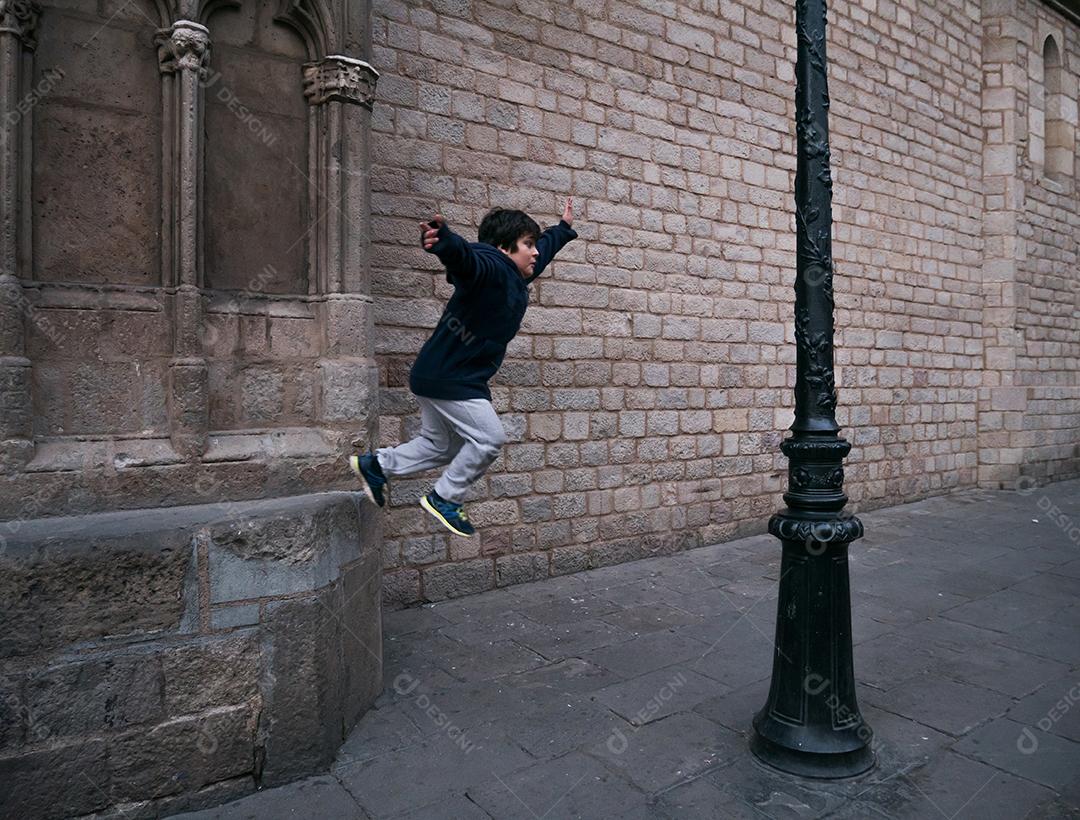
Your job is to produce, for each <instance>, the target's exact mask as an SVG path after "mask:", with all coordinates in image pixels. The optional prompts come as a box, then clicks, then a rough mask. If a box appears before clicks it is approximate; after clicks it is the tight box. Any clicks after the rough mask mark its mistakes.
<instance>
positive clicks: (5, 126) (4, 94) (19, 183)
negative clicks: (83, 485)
mask: <svg viewBox="0 0 1080 820" xmlns="http://www.w3.org/2000/svg"><path fill="white" fill-rule="evenodd" d="M40 12H41V9H40V7H39V6H38V4H37V3H36V2H34V0H0V474H2V473H6V472H11V471H14V470H18V469H21V468H22V467H23V466H24V465H25V464H26V463H27V462H28V461H29V460H30V459H31V458H33V455H34V431H33V426H32V421H31V407H32V403H31V372H30V360H29V359H28V358H27V357H26V323H27V320H28V318H30V317H31V308H30V305H29V303H28V302H27V301H26V297H25V295H24V294H23V290H22V286H21V284H20V283H19V277H20V275H23V276H25V275H28V274H27V273H26V272H25V271H20V270H19V263H20V258H19V248H20V246H22V245H23V244H24V243H25V239H26V238H25V237H23V236H21V230H20V225H21V224H25V221H24V219H23V217H24V214H23V213H22V208H21V205H22V203H24V202H26V201H27V197H26V191H27V185H28V184H29V180H28V176H27V172H26V171H27V168H28V165H29V156H28V155H26V148H27V146H28V145H29V134H30V118H29V114H30V109H31V108H32V107H33V104H34V102H36V99H35V97H34V95H33V94H32V93H30V89H29V77H30V71H31V68H32V63H31V56H30V55H31V52H32V51H33V49H34V46H35V45H36V43H35V42H34V29H35V27H36V25H37V20H38V16H39V14H40Z"/></svg>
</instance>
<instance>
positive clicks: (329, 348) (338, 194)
mask: <svg viewBox="0 0 1080 820" xmlns="http://www.w3.org/2000/svg"><path fill="white" fill-rule="evenodd" d="M378 77H379V75H378V72H376V71H375V69H373V68H372V67H371V66H370V65H368V64H367V63H365V62H364V61H362V60H356V59H353V58H351V57H343V56H340V55H331V56H329V57H325V58H324V59H322V60H319V61H317V62H313V63H307V64H305V66H304V95H305V96H306V97H307V99H308V103H309V105H310V117H309V128H310V132H309V134H310V140H311V151H310V156H311V168H310V172H311V174H310V176H311V180H312V181H313V184H312V186H311V211H310V212H311V220H312V224H313V226H314V227H313V229H312V243H311V247H312V251H311V256H310V267H309V275H308V280H309V282H310V283H311V284H310V290H311V293H312V294H315V295H319V296H321V297H322V300H321V303H320V311H321V316H320V324H321V327H322V328H323V347H322V356H321V357H320V360H319V363H318V367H319V374H320V375H319V383H320V391H319V393H320V400H319V402H318V406H317V414H318V419H317V420H318V422H319V423H321V424H323V425H325V426H326V427H328V428H331V429H334V428H337V429H341V430H343V431H344V429H345V428H350V429H352V430H353V431H354V432H355V431H356V430H357V428H359V429H360V430H361V431H362V435H363V436H365V437H366V435H367V434H368V433H370V432H371V431H372V430H373V424H372V423H371V422H373V420H374V419H375V418H376V415H377V411H376V409H375V407H376V404H377V402H376V399H377V390H378V368H377V366H376V364H375V361H374V359H373V352H372V339H373V338H374V320H373V317H372V310H371V308H372V303H371V295H370V290H371V287H370V276H369V271H368V237H369V235H370V220H371V206H370V182H369V174H368V167H369V159H368V140H369V132H370V126H371V107H372V103H373V101H374V97H375V84H376V82H377V81H378Z"/></svg>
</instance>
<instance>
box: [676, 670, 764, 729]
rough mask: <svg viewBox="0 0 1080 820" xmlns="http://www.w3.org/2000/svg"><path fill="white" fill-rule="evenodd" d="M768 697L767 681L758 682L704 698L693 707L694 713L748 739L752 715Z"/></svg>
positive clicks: (759, 709)
mask: <svg viewBox="0 0 1080 820" xmlns="http://www.w3.org/2000/svg"><path fill="white" fill-rule="evenodd" d="M768 696H769V683H768V681H758V682H756V683H752V684H749V685H748V686H743V687H742V688H740V689H735V690H734V691H730V692H721V693H719V694H717V695H714V696H713V697H710V698H706V699H705V700H703V701H701V702H700V703H699V704H697V706H695V707H694V711H695V712H696V713H697V714H699V715H702V716H703V717H707V718H708V719H709V720H712V721H715V722H717V723H719V724H720V725H721V726H724V727H725V728H727V729H731V730H732V731H733V732H738V733H739V734H741V735H743V736H744V737H749V736H750V731H751V727H752V722H753V720H754V715H756V714H757V713H758V712H759V711H761V709H762V708H763V707H764V706H765V701H766V699H767V698H768Z"/></svg>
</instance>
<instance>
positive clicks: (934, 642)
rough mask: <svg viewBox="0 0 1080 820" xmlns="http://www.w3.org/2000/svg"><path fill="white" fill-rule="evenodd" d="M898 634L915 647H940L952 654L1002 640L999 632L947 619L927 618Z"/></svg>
mask: <svg viewBox="0 0 1080 820" xmlns="http://www.w3.org/2000/svg"><path fill="white" fill-rule="evenodd" d="M898 634H899V635H900V636H901V637H902V638H904V639H905V640H907V641H910V642H913V643H915V644H917V645H921V646H934V647H940V648H942V649H948V650H950V651H951V652H954V653H962V652H965V651H967V650H969V649H971V648H972V647H977V646H984V645H989V644H993V643H995V642H997V641H999V640H1001V638H1002V635H1001V633H1000V632H994V631H992V630H989V629H981V628H979V627H977V626H972V625H971V624H966V623H963V622H961V621H950V620H948V619H947V618H928V619H926V620H923V621H919V622H918V623H914V624H910V625H909V626H906V627H904V628H903V629H902V630H898Z"/></svg>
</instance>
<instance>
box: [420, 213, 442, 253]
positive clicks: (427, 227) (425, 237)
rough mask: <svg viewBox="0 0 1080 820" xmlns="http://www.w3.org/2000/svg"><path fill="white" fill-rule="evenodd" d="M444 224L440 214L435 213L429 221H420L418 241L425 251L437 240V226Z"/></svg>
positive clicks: (433, 245)
mask: <svg viewBox="0 0 1080 820" xmlns="http://www.w3.org/2000/svg"><path fill="white" fill-rule="evenodd" d="M445 224H446V219H444V218H443V215H442V214H435V216H433V217H432V218H431V221H430V222H421V223H420V243H421V244H422V245H423V246H424V250H425V251H430V250H431V249H432V248H433V247H435V243H436V242H438V241H439V228H441V227H442V226H443V225H445Z"/></svg>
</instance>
